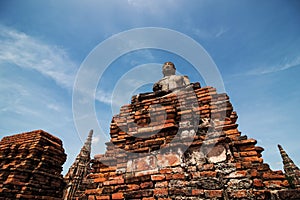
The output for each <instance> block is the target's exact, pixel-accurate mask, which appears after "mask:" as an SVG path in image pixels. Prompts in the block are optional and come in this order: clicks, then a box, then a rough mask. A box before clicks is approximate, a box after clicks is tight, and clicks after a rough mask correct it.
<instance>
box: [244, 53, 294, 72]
mask: <svg viewBox="0 0 300 200" xmlns="http://www.w3.org/2000/svg"><path fill="white" fill-rule="evenodd" d="M297 66H300V56H297V57H295V58H288V57H285V58H284V60H283V61H281V62H279V63H278V64H273V65H266V64H264V66H261V67H259V68H256V69H254V70H251V71H249V72H248V73H246V74H247V75H264V74H270V73H274V72H279V71H283V70H287V69H290V68H292V67H297Z"/></svg>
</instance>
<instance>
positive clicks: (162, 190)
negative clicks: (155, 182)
mask: <svg viewBox="0 0 300 200" xmlns="http://www.w3.org/2000/svg"><path fill="white" fill-rule="evenodd" d="M154 195H155V196H166V195H168V189H167V188H155V189H154Z"/></svg>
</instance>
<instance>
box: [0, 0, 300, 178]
mask: <svg viewBox="0 0 300 200" xmlns="http://www.w3.org/2000/svg"><path fill="white" fill-rule="evenodd" d="M299 10H300V2H299V1H298V0H290V1H284V0H281V1H280V0H272V1H271V0H266V1H258V0H228V1H221V0H213V1H210V0H190V1H184V0H165V1H159V0H153V1H143V0H127V1H126V0H123V1H121V0H115V1H109V0H87V1H79V0H75V1H54V0H44V1H38V0H27V1H16V0H4V1H1V2H0V81H1V84H0V93H1V98H0V137H1V138H2V137H4V136H7V135H12V134H16V133H21V132H27V131H31V130H36V129H43V130H45V131H47V132H49V133H51V134H53V135H55V136H57V137H59V138H60V139H61V140H62V141H63V145H64V148H65V151H66V153H67V155H68V158H67V161H66V163H65V165H64V173H65V172H66V171H67V169H68V167H69V166H70V165H71V164H72V163H73V161H74V159H75V157H76V155H77V154H78V153H79V150H80V148H81V147H82V145H83V142H84V140H85V139H86V137H87V134H88V132H89V130H90V129H94V138H93V147H92V148H93V151H92V155H95V154H100V153H104V151H105V144H104V143H105V142H107V141H108V140H109V124H110V121H111V119H112V115H113V114H117V113H118V112H119V108H120V106H122V105H124V104H128V103H130V98H131V96H132V95H134V94H138V93H142V92H151V89H152V84H153V83H154V82H155V80H156V81H157V80H159V79H160V78H161V77H162V75H161V74H160V70H161V68H160V67H161V65H162V63H164V62H166V61H173V62H174V63H175V65H176V68H177V70H178V74H185V75H188V76H189V77H190V80H191V82H200V83H201V85H202V86H205V85H206V83H210V86H214V87H217V79H215V81H214V80H212V81H207V80H206V78H205V76H204V75H203V74H205V70H204V72H203V71H202V72H203V73H198V71H197V66H194V65H192V64H191V63H190V62H189V60H188V59H187V58H186V57H182V56H180V55H178V54H176V53H174V52H176V51H180V50H181V49H184V47H183V45H184V44H185V43H182V41H181V40H173V38H174V37H170V38H168V37H164V38H163V39H162V40H159V41H158V42H157V44H156V45H160V44H166V45H167V46H166V47H165V48H146V47H145V48H144V49H143V48H140V49H138V50H134V51H128V52H126V53H121V50H120V49H121V48H122V47H121V44H122V45H123V46H124V47H125V48H127V49H132V48H133V47H134V45H136V44H135V42H136V41H138V39H145V40H149V38H152V37H154V35H155V34H152V32H151V31H149V32H148V35H147V32H146V33H145V34H141V35H130V40H126V41H124V40H122V41H121V42H118V40H115V42H114V43H112V44H111V43H110V46H109V47H107V48H103V47H105V44H107V43H108V41H111V40H114V39H120V37H121V36H122V34H123V33H126V34H127V33H131V32H130V31H131V30H146V29H147V28H149V27H152V28H153V27H154V28H155V29H159V30H162V32H164V31H163V30H169V31H173V32H176V33H178V34H179V35H180V34H181V35H184V36H186V37H187V38H190V39H191V40H192V41H194V43H197V44H199V45H200V46H201V47H202V48H203V51H202V53H203V52H206V54H205V55H206V58H207V59H209V58H210V59H211V60H212V61H213V62H212V63H213V65H214V66H215V67H216V69H217V72H218V75H220V77H217V78H218V80H222V83H223V86H224V91H225V92H226V93H227V94H228V95H229V97H230V100H231V102H232V104H233V107H234V110H235V111H237V114H238V116H239V119H238V121H237V123H238V124H239V130H240V131H241V132H242V135H247V136H248V138H254V139H256V140H257V141H258V146H262V147H263V148H264V149H265V151H264V152H263V158H264V161H265V162H266V163H268V164H270V166H271V168H272V169H282V163H281V158H280V155H279V151H278V150H277V144H281V145H282V146H283V148H284V149H285V150H286V151H287V153H288V154H289V156H290V157H291V158H292V159H293V160H294V162H295V163H296V164H297V165H298V166H300V156H299V152H300V145H299V141H300V132H299V128H300V123H299V119H298V116H299V114H298V113H300V106H299V102H300V92H299V91H300V83H299V81H300V79H299V74H300V26H299V22H300V12H299ZM147 30H148V29H147ZM164 42H166V43H164ZM168 42H169V43H168ZM182 44H183V45H182ZM169 46H172V48H173V49H174V52H169V51H166V49H167V48H168V47H169ZM101 48H102V49H101ZM102 50H103V51H102ZM188 51H189V50H188ZM101 52H102V53H101ZM113 52H116V53H117V54H118V53H119V54H118V56H117V57H116V58H115V59H113V60H112V61H111V62H110V63H109V64H107V65H105V66H104V65H101V63H104V61H105V59H107V58H108V57H109V56H111V55H113ZM198 53H199V57H200V58H203V59H204V57H201V56H200V54H201V52H197V51H196V52H195V51H193V50H192V48H191V50H190V52H187V55H192V54H193V55H198ZM203 55H204V54H203ZM206 58H205V59H206ZM91 60H92V61H91ZM90 66H93V67H92V68H88V67H90ZM207 66H208V64H207ZM207 66H206V67H207ZM100 69H101V70H103V73H102V74H100V75H99V74H97V73H99V72H98V70H100ZM207 69H208V68H207ZM93 70H95V71H93ZM85 73H86V74H85ZM96 75H97V76H96ZM89 81H90V82H91V81H93V83H92V87H90V88H89V87H88V86H89V85H88V83H87V82H89ZM215 84H216V85H215ZM82 85H84V86H86V88H83V90H84V91H82V90H80V87H81V86H82ZM81 89H82V88H81ZM217 89H219V88H218V87H217ZM79 90H80V92H81V93H80V94H81V95H85V97H86V98H83V97H82V96H80V97H78V96H76V92H78V91H79ZM85 100H86V101H89V102H88V107H85V106H80V105H81V104H79V106H78V104H77V103H78V102H79V103H82V102H85ZM91 100H92V103H91ZM82 105H85V104H82ZM89 109H93V111H94V113H92V114H91V113H87V114H86V113H85V114H82V113H84V111H86V110H89ZM92 121H94V122H92Z"/></svg>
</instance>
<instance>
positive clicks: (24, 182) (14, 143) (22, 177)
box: [0, 130, 66, 200]
mask: <svg viewBox="0 0 300 200" xmlns="http://www.w3.org/2000/svg"><path fill="white" fill-rule="evenodd" d="M65 161H66V154H65V153H64V149H63V147H62V142H61V140H59V139H58V138H56V137H54V136H52V135H50V134H49V133H46V132H44V131H42V130H37V131H32V132H27V133H21V134H17V135H13V136H7V137H4V138H2V140H1V142H0V199H3V200H4V199H7V200H8V199H47V200H48V199H49V200H58V199H61V198H62V194H63V188H64V182H63V176H62V175H61V172H62V165H63V164H64V162H65Z"/></svg>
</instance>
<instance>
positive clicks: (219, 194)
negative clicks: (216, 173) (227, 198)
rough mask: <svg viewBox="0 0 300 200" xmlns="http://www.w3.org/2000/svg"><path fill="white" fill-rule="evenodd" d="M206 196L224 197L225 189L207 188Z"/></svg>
mask: <svg viewBox="0 0 300 200" xmlns="http://www.w3.org/2000/svg"><path fill="white" fill-rule="evenodd" d="M204 192H205V196H206V197H209V198H216V197H222V196H223V191H222V190H205V191H204Z"/></svg>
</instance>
